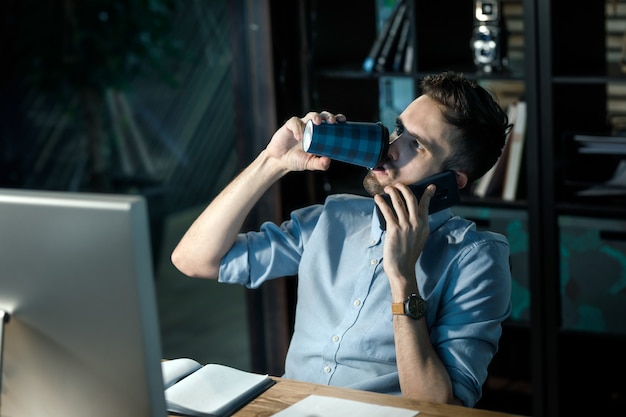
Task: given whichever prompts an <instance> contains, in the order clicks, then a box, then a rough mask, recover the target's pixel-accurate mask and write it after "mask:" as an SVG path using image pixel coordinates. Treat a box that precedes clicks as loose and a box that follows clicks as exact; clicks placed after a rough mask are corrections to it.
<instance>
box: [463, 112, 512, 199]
mask: <svg viewBox="0 0 626 417" xmlns="http://www.w3.org/2000/svg"><path fill="white" fill-rule="evenodd" d="M507 115H508V117H509V123H510V124H512V125H513V128H511V130H509V133H508V135H507V137H506V141H505V143H504V147H503V148H502V154H501V155H500V158H498V161H497V162H496V163H495V165H494V166H493V167H491V169H490V170H489V171H487V173H486V174H485V175H483V176H482V177H481V178H480V179H479V180H478V181H477V183H476V186H475V187H474V189H473V193H474V195H475V196H477V197H493V196H496V195H501V193H502V189H503V184H504V175H505V172H506V167H507V163H508V160H509V148H510V147H511V136H512V135H513V129H514V128H515V122H516V118H517V102H514V103H511V104H509V106H508V109H507Z"/></svg>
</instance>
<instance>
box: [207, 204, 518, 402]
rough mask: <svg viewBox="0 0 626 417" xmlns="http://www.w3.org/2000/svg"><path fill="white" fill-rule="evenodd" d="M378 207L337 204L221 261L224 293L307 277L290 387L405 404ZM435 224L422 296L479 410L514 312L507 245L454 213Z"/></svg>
mask: <svg viewBox="0 0 626 417" xmlns="http://www.w3.org/2000/svg"><path fill="white" fill-rule="evenodd" d="M374 206H375V203H374V200H373V199H372V198H369V197H361V196H355V195H347V194H339V195H332V196H330V197H328V198H327V199H326V202H325V203H324V205H313V206H310V207H305V208H302V209H299V210H296V211H294V212H293V213H292V214H291V219H290V220H289V221H286V222H284V223H283V224H282V225H280V226H277V225H275V224H273V223H269V222H268V223H264V224H263V225H262V226H261V230H260V231H259V232H248V233H242V234H240V235H239V236H238V238H237V240H236V242H235V244H234V246H233V248H232V249H231V250H230V251H229V252H228V254H227V255H226V256H225V257H224V258H223V260H222V264H221V266H220V273H219V280H220V282H226V283H238V284H243V285H246V286H247V287H249V288H256V287H258V286H260V285H261V284H262V283H263V282H265V281H266V280H269V279H272V278H277V277H284V276H296V275H297V277H298V294H297V296H298V301H297V306H296V317H295V328H294V333H293V336H292V339H291V344H290V346H289V351H288V353H287V358H286V362H285V375H284V376H285V377H286V378H291V379H298V380H303V381H309V382H314V383H321V384H327V385H335V386H343V387H349V388H355V389H363V390H368V391H376V392H383V393H387V394H395V395H400V383H399V379H398V368H397V364H396V350H395V345H394V333H393V317H392V314H391V290H390V287H389V281H388V278H387V275H386V274H385V271H384V270H383V262H382V261H383V258H382V256H383V243H384V237H385V234H384V232H383V231H381V229H380V227H379V222H378V218H377V216H376V215H374ZM429 224H430V235H429V237H428V239H427V241H426V244H425V245H424V249H423V251H422V254H421V255H420V258H419V259H418V262H417V264H416V265H415V271H416V276H417V285H418V288H419V292H420V294H421V296H422V297H423V298H424V299H425V300H426V302H427V306H428V309H427V313H426V322H427V326H428V329H429V332H430V339H431V342H432V344H433V346H434V347H435V349H436V351H437V353H438V354H439V357H440V358H441V360H442V362H443V363H444V365H445V366H446V369H447V370H448V373H449V375H450V378H451V380H452V385H453V390H454V395H455V396H456V397H457V398H459V399H460V400H461V401H462V402H463V403H464V404H465V405H466V406H469V407H473V406H474V405H475V403H476V401H478V399H479V398H480V396H481V392H482V391H481V387H482V384H483V382H484V381H485V379H486V377H487V366H488V365H489V363H490V361H491V359H492V357H493V355H494V354H495V353H496V351H497V348H498V340H499V339H500V335H501V332H502V328H501V323H502V321H504V320H505V319H506V318H507V317H508V316H509V314H510V311H511V274H510V268H509V244H508V241H507V240H506V238H505V237H504V236H502V235H500V234H496V233H492V232H481V231H477V230H476V226H475V224H474V223H472V222H470V221H468V220H465V219H462V218H460V217H458V216H453V214H452V212H451V211H450V210H449V209H446V210H443V211H440V212H438V213H435V214H433V215H431V216H430V217H429ZM424 383H425V384H427V383H428V381H424Z"/></svg>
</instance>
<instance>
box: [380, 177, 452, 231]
mask: <svg viewBox="0 0 626 417" xmlns="http://www.w3.org/2000/svg"><path fill="white" fill-rule="evenodd" d="M430 184H435V186H436V187H437V190H436V191H435V195H433V196H432V198H431V199H430V206H429V208H428V213H429V214H433V213H436V212H438V211H440V210H443V209H445V208H448V207H452V206H454V205H456V204H458V203H459V201H460V196H459V187H458V186H457V184H456V174H455V172H454V171H451V170H447V171H443V172H439V173H437V174H435V175H431V176H430V177H427V178H424V179H423V180H421V181H418V182H416V183H415V184H411V185H409V188H410V189H411V191H413V194H415V197H416V198H417V201H419V200H420V199H421V198H422V194H424V191H426V187H428V186H429V185H430ZM381 195H382V197H383V198H384V199H385V201H386V202H387V204H389V207H391V209H392V210H393V204H392V202H391V197H390V196H389V194H381ZM376 214H377V215H378V219H379V220H380V228H381V229H382V230H385V228H386V225H387V223H386V222H385V217H384V216H383V213H382V212H381V211H380V209H379V208H378V206H376ZM394 214H395V212H394Z"/></svg>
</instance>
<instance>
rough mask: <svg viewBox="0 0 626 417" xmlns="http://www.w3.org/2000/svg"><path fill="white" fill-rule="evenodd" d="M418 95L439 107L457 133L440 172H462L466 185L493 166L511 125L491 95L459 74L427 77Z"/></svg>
mask: <svg viewBox="0 0 626 417" xmlns="http://www.w3.org/2000/svg"><path fill="white" fill-rule="evenodd" d="M420 89H421V93H422V94H425V95H427V96H429V97H430V98H432V99H433V100H435V101H436V102H437V103H439V104H441V105H442V106H443V107H444V109H443V115H444V117H445V119H446V120H447V121H448V123H450V124H451V125H452V126H454V127H455V128H457V129H458V135H457V136H455V139H454V143H452V144H451V145H452V149H453V150H452V153H451V154H450V156H449V157H448V158H447V159H446V160H445V161H444V162H443V166H442V169H443V170H446V169H452V170H455V171H463V172H465V173H466V174H467V177H468V185H469V184H471V183H472V182H473V181H475V180H477V179H478V178H480V177H482V176H483V175H484V174H485V173H486V172H487V171H489V169H490V168H491V167H492V166H493V165H494V164H495V163H496V161H497V160H498V158H499V157H500V155H501V154H502V149H503V147H504V144H505V141H506V137H507V134H508V132H509V130H510V129H511V127H512V125H511V124H509V119H508V117H507V114H506V113H505V112H504V111H503V110H502V108H501V107H500V106H499V105H498V103H497V102H496V101H495V100H494V98H493V97H492V96H491V94H490V93H489V92H488V91H487V90H486V89H485V88H483V87H481V86H480V85H478V84H477V83H476V82H475V81H472V80H469V79H467V78H465V76H464V75H463V74H461V73H456V72H444V73H442V74H437V75H428V76H426V77H424V78H423V79H422V81H421V83H420Z"/></svg>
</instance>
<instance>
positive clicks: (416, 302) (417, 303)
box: [391, 294, 426, 320]
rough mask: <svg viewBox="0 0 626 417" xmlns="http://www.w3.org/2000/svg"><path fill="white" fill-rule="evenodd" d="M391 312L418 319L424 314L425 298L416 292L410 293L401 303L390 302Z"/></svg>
mask: <svg viewBox="0 0 626 417" xmlns="http://www.w3.org/2000/svg"><path fill="white" fill-rule="evenodd" d="M391 314H394V315H403V316H409V317H411V318H412V319H415V320H419V319H421V318H422V317H424V316H425V315H426V300H424V299H423V298H422V297H420V296H419V295H417V294H411V295H409V298H407V299H406V300H405V301H404V302H402V303H391Z"/></svg>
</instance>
